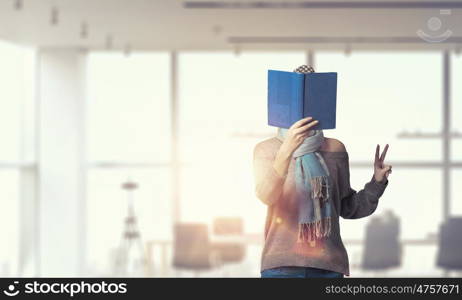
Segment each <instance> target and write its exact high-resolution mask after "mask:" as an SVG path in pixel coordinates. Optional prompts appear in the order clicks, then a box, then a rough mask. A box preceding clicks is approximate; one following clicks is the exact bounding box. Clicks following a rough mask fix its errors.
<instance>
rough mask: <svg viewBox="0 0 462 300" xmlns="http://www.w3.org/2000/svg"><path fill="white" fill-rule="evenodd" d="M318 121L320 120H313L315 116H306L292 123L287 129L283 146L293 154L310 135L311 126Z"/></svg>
mask: <svg viewBox="0 0 462 300" xmlns="http://www.w3.org/2000/svg"><path fill="white" fill-rule="evenodd" d="M318 122H319V121H318V120H313V117H306V118H303V119H300V120H298V121H297V122H295V123H294V124H292V126H290V128H289V129H288V130H287V135H286V137H285V139H284V143H283V144H282V145H281V148H282V149H284V150H285V151H287V152H288V153H290V155H292V153H293V152H294V151H295V150H296V149H297V148H298V146H300V145H301V144H302V143H303V141H304V140H305V138H306V137H308V136H309V135H310V131H311V130H312V129H311V128H312V127H313V126H315V125H316V124H318Z"/></svg>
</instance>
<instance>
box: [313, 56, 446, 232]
mask: <svg viewBox="0 0 462 300" xmlns="http://www.w3.org/2000/svg"><path fill="white" fill-rule="evenodd" d="M316 66H317V70H318V71H320V72H323V71H324V72H326V71H337V72H338V76H339V77H338V78H339V84H338V96H339V98H338V107H337V122H338V123H337V124H338V126H337V129H335V130H332V131H326V135H327V136H329V137H335V138H338V139H340V140H341V141H342V142H344V144H345V145H346V148H347V150H348V152H349V154H350V164H351V165H352V170H351V184H352V186H353V188H355V189H357V190H359V189H361V188H362V187H363V186H364V184H365V183H366V182H367V181H369V180H370V178H371V176H372V174H373V168H372V163H373V159H374V152H375V146H376V144H378V143H379V144H381V145H382V147H383V146H384V145H385V144H386V143H388V144H390V150H389V152H388V154H387V160H388V161H393V162H397V163H400V162H414V163H419V162H426V161H427V162H428V161H441V157H442V155H441V153H442V151H441V139H438V138H433V139H421V138H400V137H399V134H402V133H406V132H407V133H409V134H413V135H415V134H416V133H419V132H420V133H439V132H440V131H441V123H442V115H441V112H442V109H441V107H442V77H441V76H442V54H441V53H440V52H434V53H432V52H430V53H428V52H425V53H424V52H374V53H370V52H369V53H368V52H355V53H353V54H351V55H349V56H347V55H345V54H344V53H338V52H337V53H317V54H316ZM355 162H370V166H371V167H370V168H367V169H358V168H355V167H354V163H355ZM441 175H442V172H441V170H440V169H425V168H417V167H416V168H405V167H397V166H395V167H394V169H393V173H392V174H391V177H390V186H389V187H388V188H387V191H386V193H385V194H384V196H383V198H382V199H381V200H380V204H379V208H378V209H377V212H376V213H377V214H380V213H381V212H383V211H384V210H385V209H390V210H392V211H393V212H394V213H395V214H397V215H398V217H399V218H400V220H401V225H402V227H401V228H402V231H401V236H402V237H403V238H424V237H426V236H427V234H428V233H434V232H435V230H436V229H437V228H436V227H435V224H438V223H439V222H440V221H441V220H442V191H441V180H442V179H441ZM422 187H426V188H425V189H423V188H422ZM368 221H369V219H367V218H365V219H362V220H355V221H352V222H350V221H349V220H347V221H343V227H342V235H343V236H344V237H345V238H359V237H362V236H363V233H364V230H365V227H364V226H365V224H366V223H367V222H368Z"/></svg>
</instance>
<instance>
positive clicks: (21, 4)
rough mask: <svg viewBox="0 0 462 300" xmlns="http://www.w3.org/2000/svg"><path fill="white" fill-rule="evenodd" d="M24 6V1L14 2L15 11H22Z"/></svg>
mask: <svg viewBox="0 0 462 300" xmlns="http://www.w3.org/2000/svg"><path fill="white" fill-rule="evenodd" d="M22 6H23V3H22V0H15V1H14V9H16V10H21V9H22Z"/></svg>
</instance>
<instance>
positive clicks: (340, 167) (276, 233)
mask: <svg viewBox="0 0 462 300" xmlns="http://www.w3.org/2000/svg"><path fill="white" fill-rule="evenodd" d="M281 144H282V141H280V140H279V139H278V138H277V137H272V138H269V139H266V140H264V141H261V142H259V143H258V144H256V146H255V148H254V159H253V161H254V175H255V194H256V196H257V198H258V199H260V200H261V201H262V202H263V203H264V204H265V205H266V206H267V216H266V222H265V231H264V238H265V244H264V247H263V251H262V256H261V268H260V269H261V271H263V270H265V269H270V268H275V267H281V266H301V267H314V268H320V269H325V270H330V271H335V272H340V273H343V274H345V275H347V276H350V269H349V260H348V254H347V251H346V249H345V246H344V245H343V242H342V238H341V236H340V226H339V216H341V217H343V218H345V219H358V218H363V217H366V216H369V215H370V214H372V213H373V212H374V211H375V209H376V208H377V204H378V200H379V198H380V197H381V196H382V194H383V192H384V191H385V188H386V186H387V185H388V180H385V182H384V183H382V182H377V181H376V180H375V179H374V176H372V179H371V180H370V181H369V182H368V183H366V184H365V186H364V188H363V189H362V190H360V191H356V190H354V189H352V188H351V187H350V171H349V158H348V153H347V152H346V151H344V152H326V151H320V153H321V155H322V156H323V158H324V161H325V163H326V165H327V168H328V170H329V173H330V178H331V182H332V189H331V194H330V195H331V201H332V202H331V203H332V216H331V222H332V224H331V226H332V227H331V234H330V236H329V237H327V238H323V239H322V240H321V242H317V243H316V246H314V247H311V246H310V245H309V244H303V243H297V233H298V205H297V203H296V200H295V199H296V198H295V195H294V192H295V182H294V176H293V173H294V167H295V158H292V159H291V161H290V164H289V169H288V173H287V175H286V176H285V177H282V176H280V175H279V174H278V173H277V172H276V170H275V169H274V167H273V162H274V159H275V157H276V153H277V152H278V150H279V147H280V146H281Z"/></svg>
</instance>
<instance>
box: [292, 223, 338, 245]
mask: <svg viewBox="0 0 462 300" xmlns="http://www.w3.org/2000/svg"><path fill="white" fill-rule="evenodd" d="M331 229H332V221H331V217H326V218H324V219H321V220H318V221H315V222H311V223H300V224H298V239H297V242H299V243H302V242H308V243H309V244H310V245H311V246H312V247H314V246H316V239H319V238H325V237H329V236H330V234H331Z"/></svg>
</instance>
